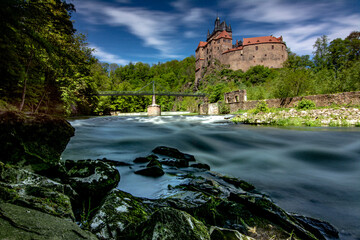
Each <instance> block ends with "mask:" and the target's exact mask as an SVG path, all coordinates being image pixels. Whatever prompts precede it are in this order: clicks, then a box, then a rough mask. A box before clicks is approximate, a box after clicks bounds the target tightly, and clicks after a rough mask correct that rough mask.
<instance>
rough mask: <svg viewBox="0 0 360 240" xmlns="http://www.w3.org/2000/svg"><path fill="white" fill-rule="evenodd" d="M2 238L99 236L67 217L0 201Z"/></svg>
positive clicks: (94, 239)
mask: <svg viewBox="0 0 360 240" xmlns="http://www.w3.org/2000/svg"><path fill="white" fill-rule="evenodd" d="M0 239H9V240H10V239H14V240H17V239H19V240H20V239H39V240H48V239H59V240H68V239H90V240H96V239H97V238H96V236H95V235H93V234H92V233H90V232H87V231H84V230H82V229H81V228H80V227H79V226H78V225H76V224H75V223H74V222H71V221H68V220H66V219H62V218H58V217H55V216H52V215H50V214H46V213H43V212H40V211H37V210H34V209H29V208H25V207H22V206H17V205H14V204H10V203H3V202H0Z"/></svg>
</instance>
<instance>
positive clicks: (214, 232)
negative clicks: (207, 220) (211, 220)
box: [210, 226, 255, 240]
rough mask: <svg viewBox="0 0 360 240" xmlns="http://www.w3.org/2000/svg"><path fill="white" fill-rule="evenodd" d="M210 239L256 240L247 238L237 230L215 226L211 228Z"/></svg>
mask: <svg viewBox="0 0 360 240" xmlns="http://www.w3.org/2000/svg"><path fill="white" fill-rule="evenodd" d="M210 237H211V240H255V239H254V238H252V237H249V236H245V235H243V234H241V233H239V232H238V231H236V230H233V229H227V228H219V227H214V226H212V227H211V228H210Z"/></svg>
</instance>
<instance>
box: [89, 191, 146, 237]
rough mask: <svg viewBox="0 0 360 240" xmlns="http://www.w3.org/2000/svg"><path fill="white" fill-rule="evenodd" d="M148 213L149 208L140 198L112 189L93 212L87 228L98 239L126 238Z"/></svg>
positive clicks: (133, 232) (131, 234)
mask: <svg viewBox="0 0 360 240" xmlns="http://www.w3.org/2000/svg"><path fill="white" fill-rule="evenodd" d="M150 213H151V209H150V208H149V207H148V206H147V205H146V204H144V203H143V200H142V199H140V198H136V197H134V196H132V195H131V194H129V193H126V192H123V191H120V190H117V189H114V190H112V191H111V192H110V193H109V194H108V195H107V196H106V198H105V199H104V201H103V203H102V205H101V207H100V208H99V209H98V211H97V212H96V213H95V215H94V217H93V218H92V220H91V221H90V224H89V227H90V228H89V229H90V230H91V232H93V233H94V234H96V236H97V237H98V238H100V239H120V238H123V239H127V237H129V236H133V235H134V234H135V228H136V226H137V225H138V224H139V223H141V222H142V221H144V220H146V219H147V216H149V215H150ZM139 239H140V238H139Z"/></svg>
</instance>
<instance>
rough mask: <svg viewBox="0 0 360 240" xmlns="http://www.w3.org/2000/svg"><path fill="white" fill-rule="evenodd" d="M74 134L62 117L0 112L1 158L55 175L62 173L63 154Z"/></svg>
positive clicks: (47, 174)
mask: <svg viewBox="0 0 360 240" xmlns="http://www.w3.org/2000/svg"><path fill="white" fill-rule="evenodd" d="M73 135H74V128H73V127H72V126H71V125H70V124H69V123H68V122H67V121H66V120H64V119H63V118H58V117H54V116H49V115H45V114H24V113H21V112H0V152H1V155H0V161H2V162H4V163H9V164H16V165H18V166H21V167H26V168H28V169H30V170H32V171H34V172H36V173H40V174H42V175H46V176H49V177H56V176H58V175H59V174H60V175H61V174H62V171H59V169H60V165H59V163H60V155H61V153H62V152H63V151H64V149H65V147H66V145H67V143H68V142H69V140H70V137H72V136H73ZM60 170H61V169H60Z"/></svg>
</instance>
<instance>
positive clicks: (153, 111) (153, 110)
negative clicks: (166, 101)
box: [147, 104, 161, 117]
mask: <svg viewBox="0 0 360 240" xmlns="http://www.w3.org/2000/svg"><path fill="white" fill-rule="evenodd" d="M147 115H148V116H149V117H150V116H161V106H160V105H156V104H151V105H150V106H148V108H147Z"/></svg>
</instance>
